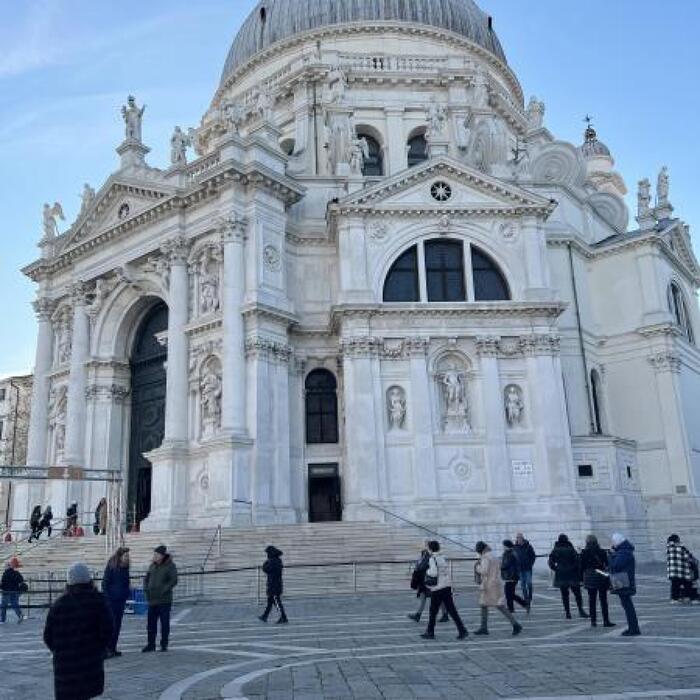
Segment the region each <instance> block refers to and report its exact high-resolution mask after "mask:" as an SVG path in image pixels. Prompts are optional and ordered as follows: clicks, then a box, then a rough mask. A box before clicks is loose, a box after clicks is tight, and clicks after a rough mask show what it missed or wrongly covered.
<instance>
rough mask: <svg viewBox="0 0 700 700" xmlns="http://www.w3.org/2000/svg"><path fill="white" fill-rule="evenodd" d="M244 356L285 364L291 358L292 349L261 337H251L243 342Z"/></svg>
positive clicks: (284, 344)
mask: <svg viewBox="0 0 700 700" xmlns="http://www.w3.org/2000/svg"><path fill="white" fill-rule="evenodd" d="M245 356H246V357H255V358H259V359H263V360H270V359H272V360H275V361H277V362H285V363H286V362H289V358H290V357H291V356H292V348H291V347H289V345H287V344H286V343H279V342H277V341H275V340H270V339H269V338H263V337H261V336H252V337H250V338H247V339H246V341H245Z"/></svg>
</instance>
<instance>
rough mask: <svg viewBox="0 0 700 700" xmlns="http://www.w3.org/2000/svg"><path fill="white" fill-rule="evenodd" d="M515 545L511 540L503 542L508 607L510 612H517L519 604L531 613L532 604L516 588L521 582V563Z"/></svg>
mask: <svg viewBox="0 0 700 700" xmlns="http://www.w3.org/2000/svg"><path fill="white" fill-rule="evenodd" d="M514 546H515V545H514V544H513V542H512V541H511V540H503V556H502V557H501V579H503V584H504V585H503V588H504V592H505V595H506V607H507V608H508V611H509V612H511V613H512V612H515V605H514V604H513V603H517V604H518V605H520V606H521V607H523V608H525V610H526V611H527V613H528V614H529V613H530V603H529V602H528V601H527V600H525V599H523V598H521V597H520V596H519V595H518V594H517V593H516V592H515V589H516V586H517V585H518V581H519V580H520V562H519V561H518V557H517V556H516V554H515V551H514V549H513V548H514Z"/></svg>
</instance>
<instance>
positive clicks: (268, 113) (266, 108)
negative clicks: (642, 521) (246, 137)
mask: <svg viewBox="0 0 700 700" xmlns="http://www.w3.org/2000/svg"><path fill="white" fill-rule="evenodd" d="M273 103H274V100H273V99H272V95H271V94H270V91H269V90H268V89H267V88H263V89H262V90H259V91H258V93H257V95H256V97H255V112H256V114H257V115H258V116H259V117H260V118H261V119H264V120H265V121H270V120H271V119H272V105H273Z"/></svg>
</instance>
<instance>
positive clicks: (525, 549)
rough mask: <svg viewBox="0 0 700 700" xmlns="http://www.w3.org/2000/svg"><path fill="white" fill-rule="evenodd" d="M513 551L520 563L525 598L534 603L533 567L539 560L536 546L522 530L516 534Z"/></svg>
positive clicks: (521, 584)
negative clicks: (526, 537)
mask: <svg viewBox="0 0 700 700" xmlns="http://www.w3.org/2000/svg"><path fill="white" fill-rule="evenodd" d="M513 551H514V552H515V556H516V557H518V563H519V564H520V587H521V589H522V592H523V598H525V600H526V601H527V602H528V603H529V604H530V605H532V569H533V567H534V566H535V562H536V561H537V554H536V553H535V548H534V547H533V546H532V545H531V544H530V543H529V542H528V541H527V540H526V539H525V536H524V535H523V533H522V532H518V533H516V535H515V546H514V547H513Z"/></svg>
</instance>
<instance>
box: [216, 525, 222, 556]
mask: <svg viewBox="0 0 700 700" xmlns="http://www.w3.org/2000/svg"><path fill="white" fill-rule="evenodd" d="M216 537H217V556H218V557H219V559H221V525H219V526H218V527H217V529H216Z"/></svg>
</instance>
